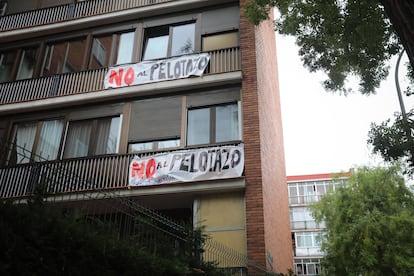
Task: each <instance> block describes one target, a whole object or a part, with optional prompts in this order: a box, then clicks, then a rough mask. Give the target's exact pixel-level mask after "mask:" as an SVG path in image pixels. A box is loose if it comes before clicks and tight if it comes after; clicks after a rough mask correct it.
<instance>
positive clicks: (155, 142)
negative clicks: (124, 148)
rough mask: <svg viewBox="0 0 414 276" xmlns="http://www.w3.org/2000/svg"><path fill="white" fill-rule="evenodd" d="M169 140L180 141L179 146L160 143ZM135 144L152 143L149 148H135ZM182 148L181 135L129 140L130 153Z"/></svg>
mask: <svg viewBox="0 0 414 276" xmlns="http://www.w3.org/2000/svg"><path fill="white" fill-rule="evenodd" d="M167 141H176V142H178V145H177V146H172V147H162V146H160V143H162V142H167ZM135 144H148V145H151V148H149V149H142V150H133V149H132V146H133V145H135ZM179 148H181V138H180V137H179V136H173V137H163V138H162V139H152V140H138V141H129V142H128V153H142V152H156V151H170V150H175V149H179Z"/></svg>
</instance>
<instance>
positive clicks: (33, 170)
mask: <svg viewBox="0 0 414 276" xmlns="http://www.w3.org/2000/svg"><path fill="white" fill-rule="evenodd" d="M245 2H246V1H244V0H241V1H234V0H209V1H200V0H117V1H106V0H90V1H73V0H38V1H26V0H13V1H1V11H2V14H4V16H2V17H0V40H1V45H0V141H1V145H2V147H1V149H2V151H1V156H2V160H1V165H2V167H1V168H0V195H1V197H2V198H14V199H16V200H24V199H26V198H27V197H28V196H30V195H32V194H33V192H34V191H35V190H36V189H38V188H39V187H41V188H42V189H43V190H44V191H45V192H46V194H47V199H48V201H49V202H50V203H51V204H55V205H56V206H64V207H65V208H69V207H75V206H80V205H83V206H86V209H87V210H88V212H90V213H92V214H95V215H96V216H97V217H100V218H104V217H110V218H109V219H110V220H111V221H112V222H117V223H118V224H119V225H121V226H120V229H121V230H122V231H121V232H122V233H120V236H122V235H128V233H131V231H134V230H133V228H134V219H133V216H134V215H135V214H137V213H140V214H141V213H145V214H147V215H148V214H150V215H151V219H156V220H157V221H158V223H160V224H163V225H167V226H168V227H169V228H168V229H170V230H168V231H170V232H174V231H178V232H179V231H180V227H179V225H176V224H175V223H174V222H173V221H190V222H191V223H193V224H194V225H195V226H197V225H203V226H204V227H205V228H204V229H205V231H206V232H207V233H208V234H209V235H210V236H211V238H212V240H213V241H214V242H216V243H217V244H221V245H223V246H224V247H225V248H228V249H229V252H232V253H231V255H232V256H245V258H234V259H237V260H233V261H226V262H224V261H223V262H221V265H222V266H226V267H241V268H242V269H246V268H248V269H249V271H250V272H252V273H253V272H256V271H259V272H263V271H277V272H286V271H287V269H288V268H291V267H292V254H291V252H292V248H291V243H290V231H289V215H288V204H287V198H288V197H287V189H286V182H285V181H286V176H285V163H284V153H283V137H282V125H281V118H280V103H279V91H278V80H277V66H276V52H275V45H274V30H273V22H272V21H268V22H264V23H262V24H261V25H260V26H259V27H254V26H252V25H251V24H249V23H248V22H247V21H246V20H245V19H244V17H243V16H242V8H241V7H242V6H243V5H244V3H245ZM208 60H209V62H207V61H208ZM137 63H139V65H137ZM136 155H137V156H139V157H140V158H141V159H133V158H134V156H136ZM141 206H146V207H148V208H151V210H156V211H157V212H154V213H152V211H149V210H150V209H142V207H141ZM84 208H85V207H84ZM159 214H160V216H159ZM161 214H162V216H161ZM164 216H165V217H164ZM167 216H168V217H169V218H172V220H169V219H166V217H167ZM167 226H165V227H167ZM163 227H164V226H163ZM224 247H223V248H224ZM205 257H206V258H214V257H208V256H205Z"/></svg>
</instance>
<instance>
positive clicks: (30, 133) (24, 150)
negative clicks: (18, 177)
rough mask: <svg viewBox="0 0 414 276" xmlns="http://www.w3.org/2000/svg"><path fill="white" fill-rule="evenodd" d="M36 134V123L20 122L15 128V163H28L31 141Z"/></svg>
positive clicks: (30, 153) (31, 146)
mask: <svg viewBox="0 0 414 276" xmlns="http://www.w3.org/2000/svg"><path fill="white" fill-rule="evenodd" d="M35 135H36V123H32V124H21V125H18V126H17V130H16V155H17V161H16V163H17V164H23V163H28V162H29V161H30V157H31V155H32V149H33V143H34V139H35Z"/></svg>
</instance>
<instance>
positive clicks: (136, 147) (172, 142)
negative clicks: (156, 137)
mask: <svg viewBox="0 0 414 276" xmlns="http://www.w3.org/2000/svg"><path fill="white" fill-rule="evenodd" d="M179 146H180V139H179V138H176V139H174V138H173V139H166V140H161V141H150V142H139V143H130V144H129V147H128V152H141V151H150V150H154V151H155V150H161V149H171V148H178V147H179Z"/></svg>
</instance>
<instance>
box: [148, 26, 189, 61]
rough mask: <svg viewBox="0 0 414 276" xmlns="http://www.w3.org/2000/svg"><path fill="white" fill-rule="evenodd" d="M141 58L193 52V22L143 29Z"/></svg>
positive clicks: (155, 57)
mask: <svg viewBox="0 0 414 276" xmlns="http://www.w3.org/2000/svg"><path fill="white" fill-rule="evenodd" d="M144 41H145V43H144V52H143V58H142V59H143V60H149V59H158V58H165V57H168V56H177V55H182V54H189V53H193V52H194V50H195V23H189V24H183V25H176V26H161V27H154V28H148V29H146V30H145V37H144Z"/></svg>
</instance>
